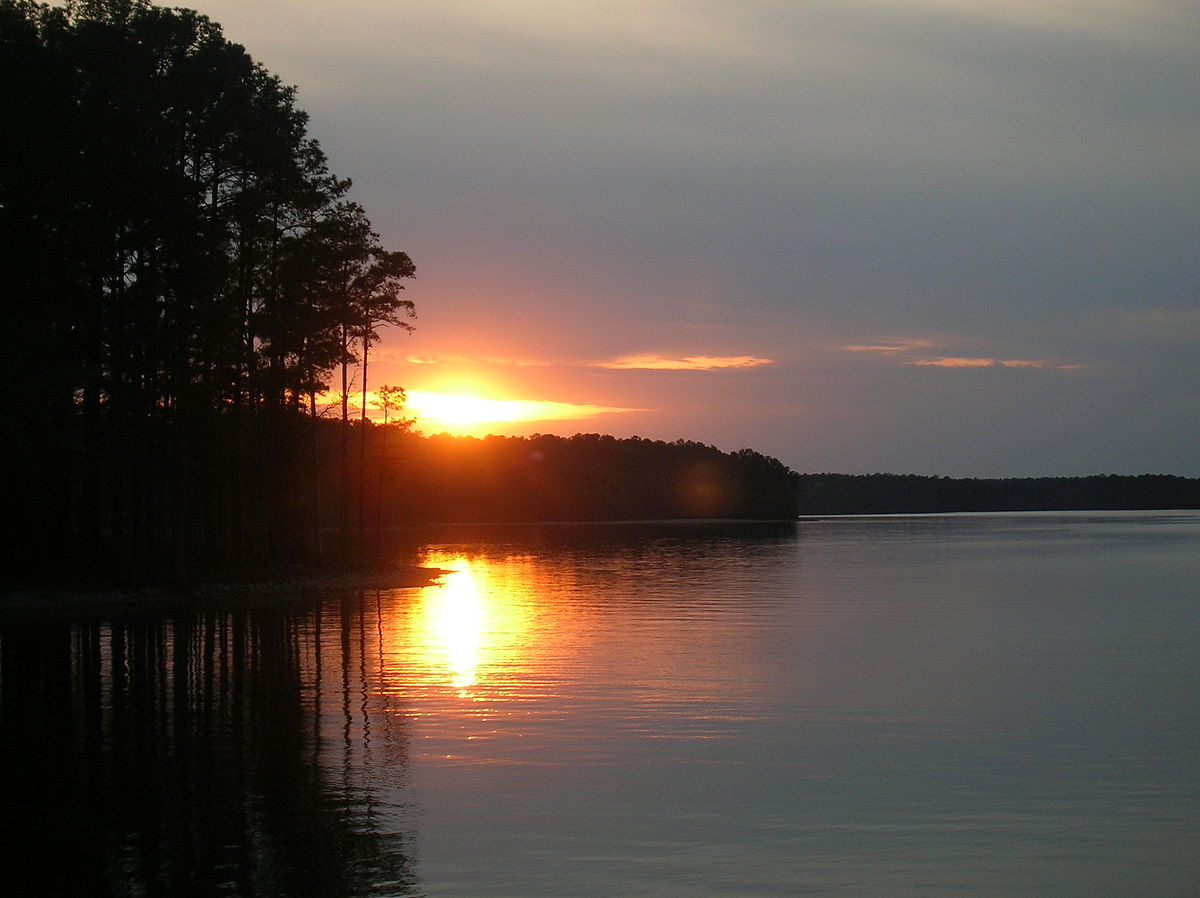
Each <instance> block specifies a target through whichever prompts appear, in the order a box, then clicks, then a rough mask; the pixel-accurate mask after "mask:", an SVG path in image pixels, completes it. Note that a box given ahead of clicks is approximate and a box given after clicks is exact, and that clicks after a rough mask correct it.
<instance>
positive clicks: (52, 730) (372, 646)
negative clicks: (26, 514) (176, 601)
mask: <svg viewBox="0 0 1200 898" xmlns="http://www.w3.org/2000/svg"><path fill="white" fill-rule="evenodd" d="M379 613H380V596H379V595H378V594H371V593H367V594H365V595H364V594H361V593H359V594H355V595H349V596H345V597H343V598H342V600H341V601H340V602H339V601H336V600H335V601H332V602H326V603H324V604H323V605H321V604H317V603H310V602H302V603H289V604H288V605H287V607H284V606H283V605H277V606H276V607H273V608H270V609H265V610H264V609H261V608H260V609H256V610H253V611H249V610H245V609H242V610H236V611H229V610H220V611H217V610H209V611H201V612H195V613H179V614H176V615H174V616H173V617H171V618H168V619H154V618H149V617H133V616H130V617H124V618H121V619H115V620H91V621H86V622H78V621H75V622H68V621H59V620H54V621H51V620H44V619H43V620H38V621H35V622H30V621H23V622H13V621H5V622H3V623H0V761H2V762H3V765H4V767H3V769H4V778H5V782H6V788H5V795H4V803H5V807H4V821H5V823H4V829H5V832H4V833H3V842H4V852H5V854H6V855H8V857H7V864H6V869H7V871H9V872H8V875H7V879H8V880H9V881H8V883H7V884H6V889H7V887H10V886H12V885H13V884H14V883H15V882H16V881H20V882H22V883H26V884H28V885H22V887H21V893H22V894H57V895H72V896H75V895H106V894H117V895H122V894H130V895H133V894H138V895H142V894H150V895H153V894H170V895H185V894H192V895H199V894H218V893H221V894H233V895H251V894H256V895H321V896H331V895H349V894H354V895H360V894H373V893H374V894H382V893H386V894H389V895H411V894H415V890H416V876H415V874H414V872H413V868H412V863H411V860H410V855H411V844H412V841H413V833H412V829H411V821H410V820H409V819H408V814H407V813H406V809H405V805H404V803H403V801H404V799H403V794H404V779H405V763H406V755H405V753H406V751H407V748H406V745H407V739H406V735H405V732H404V716H403V715H402V714H395V713H390V711H392V710H395V709H392V708H386V707H383V705H382V704H381V702H389V703H394V702H395V701H396V699H395V698H394V697H386V698H380V697H378V696H377V694H376V693H375V691H374V690H372V689H369V688H368V682H369V678H370V677H372V676H374V674H375V671H377V670H378V664H379V653H380V651H381V646H380V642H379V632H380V629H379V626H378V615H379ZM13 871H21V872H20V876H19V880H18V877H17V875H16V874H15V873H14V872H13ZM10 894H11V893H10Z"/></svg>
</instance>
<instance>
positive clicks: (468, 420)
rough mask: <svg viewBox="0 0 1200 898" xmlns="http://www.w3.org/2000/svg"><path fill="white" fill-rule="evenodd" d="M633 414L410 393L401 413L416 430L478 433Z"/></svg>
mask: <svg viewBox="0 0 1200 898" xmlns="http://www.w3.org/2000/svg"><path fill="white" fill-rule="evenodd" d="M627 411H634V410H633V409H625V408H615V407H611V406H601V405H591V404H575V403H570V402H553V401H550V400H544V399H491V398H487V397H484V396H475V395H470V394H466V393H440V392H430V391H425V390H411V391H409V393H408V402H407V405H406V408H405V412H406V413H407V414H409V415H412V416H413V417H415V418H416V426H417V428H418V429H423V430H426V431H442V430H444V431H448V432H451V433H463V434H478V433H479V430H480V428H486V427H487V426H488V425H497V424H513V423H518V422H527V421H566V420H575V419H580V418H592V417H595V416H596V415H603V414H611V413H617V412H627Z"/></svg>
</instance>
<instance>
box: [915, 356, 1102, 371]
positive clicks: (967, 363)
mask: <svg viewBox="0 0 1200 898" xmlns="http://www.w3.org/2000/svg"><path fill="white" fill-rule="evenodd" d="M910 364H913V365H916V366H918V367H922V368H1040V369H1050V370H1055V371H1077V370H1079V369H1080V368H1082V367H1083V365H1055V364H1052V363H1051V362H1043V361H1038V360H1035V359H979V358H962V357H948V358H939V359H918V360H917V361H915V362H911V363H910Z"/></svg>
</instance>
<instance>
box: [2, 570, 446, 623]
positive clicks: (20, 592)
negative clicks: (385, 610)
mask: <svg viewBox="0 0 1200 898" xmlns="http://www.w3.org/2000/svg"><path fill="white" fill-rule="evenodd" d="M446 573H447V572H446V571H445V570H442V569H441V568H431V567H419V566H416V565H404V566H388V567H386V568H371V569H364V570H348V571H338V572H332V573H320V574H308V575H299V576H291V577H285V576H281V577H275V578H272V579H263V580H229V581H220V582H211V583H180V584H174V585H172V584H159V585H153V586H129V587H119V586H116V587H112V588H108V589H106V588H104V587H77V588H70V587H57V588H56V587H48V588H44V589H40V588H37V587H30V588H17V589H11V590H5V591H3V592H2V593H0V618H12V617H31V616H37V615H40V614H61V613H78V614H85V615H96V614H111V613H138V612H154V613H162V612H164V611H170V610H172V609H176V608H185V607H186V608H195V607H197V606H216V607H226V606H228V607H237V606H239V605H245V604H249V603H254V604H256V605H257V604H263V603H265V602H280V603H283V602H288V601H295V600H300V599H304V598H307V597H311V596H314V595H322V594H325V593H330V592H340V591H348V592H375V591H385V590H392V589H418V588H421V587H424V586H431V585H433V584H434V583H436V582H437V581H438V579H439V578H440V577H442V576H444V575H445V574H446Z"/></svg>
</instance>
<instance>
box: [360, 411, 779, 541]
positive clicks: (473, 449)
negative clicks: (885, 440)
mask: <svg viewBox="0 0 1200 898" xmlns="http://www.w3.org/2000/svg"><path fill="white" fill-rule="evenodd" d="M391 446H392V448H391V450H390V451H391V453H392V454H391V455H390V457H389V461H388V462H387V464H386V466H385V469H386V470H387V471H388V474H389V480H388V482H387V483H386V484H385V485H384V489H383V491H382V497H383V499H382V509H383V511H382V517H381V518H380V520H381V521H382V524H383V525H384V526H394V525H402V524H411V523H478V522H524V521H644V520H675V519H693V520H694V519H738V520H792V519H794V518H795V517H796V515H797V513H798V510H799V506H798V504H797V500H798V497H799V491H798V484H799V475H797V474H796V473H795V472H793V471H791V470H789V469H788V468H787V467H786V466H785V465H784V464H783V463H782V462H780V461H778V460H777V459H774V458H770V457H768V456H765V455H761V454H759V453H758V452H755V451H753V450H751V449H741V450H738V451H736V452H723V451H721V450H720V449H717V448H716V447H714V446H709V445H706V444H703V443H698V442H694V441H691V440H675V441H673V442H664V441H662V440H649V439H642V438H640V437H629V438H624V439H618V438H616V437H612V436H608V435H601V434H597V433H584V434H575V435H574V436H572V437H562V436H552V435H545V434H542V435H535V436H531V437H501V436H489V437H485V438H482V439H481V438H476V437H454V436H449V435H446V434H442V435H438V436H431V437H423V436H420V435H418V434H401V435H399V436H398V437H397V438H396V439H394V440H393V441H392V443H391ZM372 520H375V519H372Z"/></svg>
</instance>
